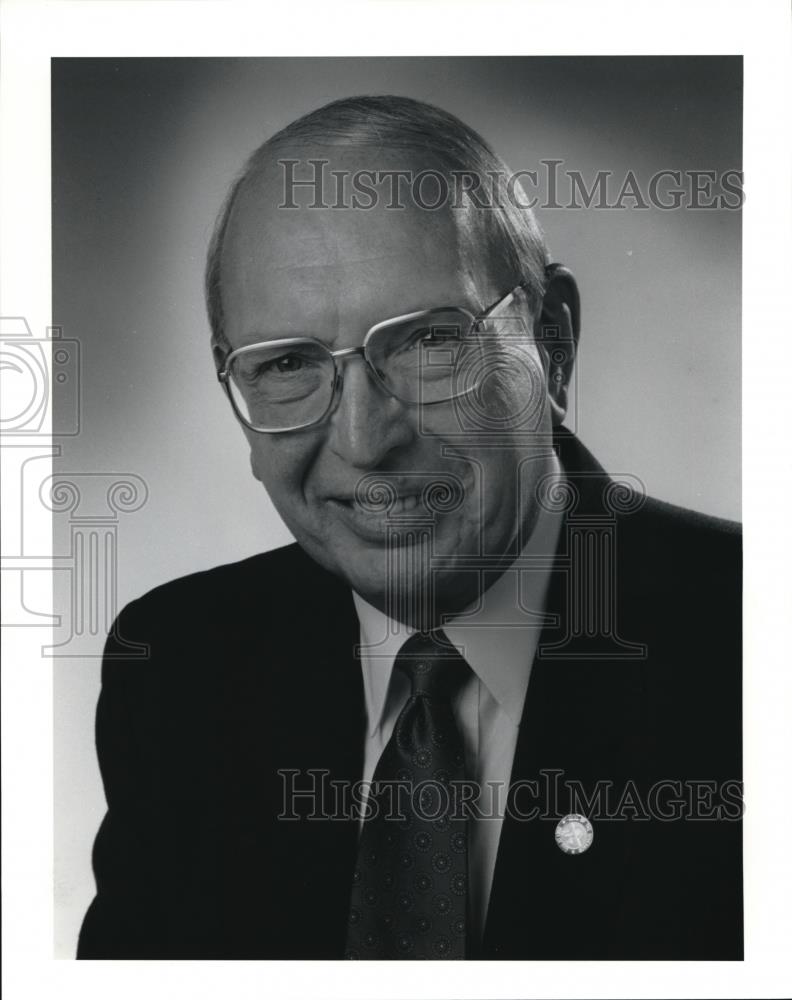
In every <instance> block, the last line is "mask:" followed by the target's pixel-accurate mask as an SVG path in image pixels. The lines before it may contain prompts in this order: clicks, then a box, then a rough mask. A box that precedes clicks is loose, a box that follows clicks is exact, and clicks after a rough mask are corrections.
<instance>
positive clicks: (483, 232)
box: [207, 97, 576, 625]
mask: <svg viewBox="0 0 792 1000" xmlns="http://www.w3.org/2000/svg"><path fill="white" fill-rule="evenodd" d="M295 161H296V162H295ZM318 164H320V166H319V167H317V165H318ZM317 169H318V170H320V171H321V174H317ZM394 172H396V173H394ZM306 176H311V177H313V178H314V179H315V178H316V177H317V176H320V177H321V178H322V180H323V183H324V185H325V187H324V188H323V189H322V190H321V191H320V192H317V188H316V187H315V186H314V187H313V188H310V189H309V188H306V187H300V188H298V187H297V186H296V185H294V184H293V181H294V180H295V179H297V178H305V177H306ZM497 177H499V178H500V179H499V180H496V178H497ZM471 178H472V179H473V180H471ZM476 178H477V179H478V184H476ZM507 178H508V173H507V171H506V168H505V165H504V164H503V163H502V162H501V161H499V160H498V159H497V158H496V157H495V156H494V154H493V153H492V152H491V150H490V149H489V147H488V146H487V145H486V144H485V143H484V142H483V140H482V139H481V138H480V137H479V136H478V135H476V133H474V132H472V131H471V130H470V129H468V128H467V127H466V126H465V125H463V123H461V122H460V121H459V120H458V119H456V118H454V117H453V116H451V115H448V114H446V113H445V112H442V111H440V110H439V109H436V108H433V107H431V106H429V105H425V104H421V103H420V102H416V101H412V100H408V99H404V98H392V97H382V98H356V99H351V100H347V101H339V102H335V103H334V104H331V105H328V106H327V107H325V108H322V109H319V111H316V112H313V113H312V114H311V115H308V116H306V117H305V118H303V119H300V120H299V121H297V122H295V123H294V124H293V125H291V126H289V127H287V128H286V129H284V130H283V131H282V132H280V133H278V134H277V135H276V136H274V137H273V138H272V139H270V140H269V141H268V142H267V143H265V144H264V145H263V146H262V147H261V148H260V149H259V150H257V151H256V153H254V154H253V156H252V157H251V159H250V161H249V162H248V164H247V166H246V168H245V170H244V171H243V173H242V175H241V176H240V179H239V180H238V181H237V183H236V184H235V185H234V187H233V188H232V190H231V192H230V195H229V198H228V200H227V202H226V205H225V206H224V209H223V211H222V212H221V215H220V218H219V220H218V225H217V228H216V231H215V236H214V238H213V242H212V246H211V247H210V253H209V262H208V268H207V297H208V305H209V314H210V320H211V323H212V328H213V346H214V351H215V357H216V362H217V365H218V368H219V369H222V368H223V366H224V364H225V360H226V358H227V357H228V354H229V352H230V351H232V350H234V349H238V348H240V347H243V346H247V345H252V344H255V343H259V342H267V341H272V340H276V339H277V340H281V339H285V338H297V337H300V338H312V339H314V340H316V341H318V342H320V344H322V345H324V346H325V347H327V348H329V349H330V350H331V351H334V352H335V351H339V350H345V349H350V348H357V347H360V346H361V344H362V343H363V340H364V337H365V335H366V333H367V331H368V330H370V329H371V328H372V327H373V326H375V325H376V324H378V323H380V322H382V321H384V320H388V319H390V318H392V317H396V316H403V315H405V314H409V313H412V312H415V311H420V310H429V309H433V308H437V307H452V306H453V307H459V308H461V309H463V310H466V311H467V313H469V314H472V315H473V316H474V317H479V316H481V315H482V314H483V313H484V312H485V311H486V310H487V309H488V308H489V307H490V306H492V305H493V304H494V303H498V302H500V301H501V300H504V301H503V303H502V304H501V305H499V306H496V308H495V310H494V312H493V313H492V315H491V317H490V318H489V320H488V321H487V322H486V323H485V324H481V325H480V326H477V327H475V328H474V330H472V331H470V332H471V333H472V336H473V341H474V343H475V350H470V351H469V352H468V354H466V355H459V357H462V356H464V357H466V358H467V359H468V363H469V367H471V366H477V368H476V370H475V378H474V380H473V381H471V380H470V377H469V376H465V377H467V385H468V387H470V386H473V385H474V383H475V389H474V390H473V391H469V392H465V393H464V394H463V395H461V396H459V397H457V398H455V399H444V400H442V401H439V402H432V403H431V404H429V405H420V404H419V403H416V402H405V401H404V399H403V398H396V397H395V396H394V395H392V394H389V393H388V391H387V390H386V389H385V388H384V386H383V383H382V382H381V381H380V380H379V379H378V377H377V373H376V372H375V371H372V370H371V369H370V368H368V367H367V365H366V363H365V361H364V359H363V358H362V357H361V356H360V354H352V355H349V356H346V357H343V358H339V359H337V362H336V363H337V365H338V376H339V377H338V380H337V382H336V385H335V395H334V396H333V399H332V404H331V406H330V408H329V410H328V412H327V413H326V414H325V415H324V416H323V417H322V419H321V420H320V421H319V422H317V423H315V424H313V425H312V426H309V427H304V428H302V429H300V430H292V431H287V432H285V433H262V432H260V431H259V430H254V429H251V428H249V427H246V428H245V432H246V434H247V437H248V441H249V443H250V448H251V462H252V467H253V472H254V474H255V476H256V477H257V478H258V479H259V480H261V482H262V483H263V484H264V485H265V487H266V488H267V490H268V492H269V494H270V496H271V498H272V500H273V502H274V504H275V506H276V508H277V509H278V511H279V513H280V514H281V516H282V517H283V519H284V521H285V523H286V525H287V526H288V527H289V528H290V530H291V531H292V532H293V534H294V536H295V538H296V539H297V541H298V542H300V544H301V545H302V546H303V547H304V548H305V550H306V551H307V552H308V553H309V554H310V555H311V556H312V557H313V558H315V559H316V560H317V562H319V563H321V564H322V565H324V566H326V567H327V568H328V569H330V570H331V571H333V572H335V573H337V574H338V575H339V576H341V577H342V578H343V579H345V580H346V581H347V582H348V583H349V584H350V586H352V587H353V589H355V590H356V591H357V592H358V593H359V594H360V595H361V596H362V597H364V598H365V599H367V600H368V601H370V602H371V603H373V604H375V605H377V606H379V607H381V608H383V609H384V610H387V611H390V612H391V613H393V612H394V608H395V607H400V608H401V609H402V611H401V615H402V616H404V617H407V618H410V619H412V622H411V623H413V624H420V625H424V624H433V623H436V622H437V620H438V616H439V615H440V614H441V613H443V612H448V611H454V610H460V609H461V608H463V607H465V606H466V605H467V604H469V603H470V602H471V601H473V600H474V599H475V598H476V597H477V596H478V590H479V589H480V584H479V583H478V576H477V574H476V573H466V572H460V564H461V561H463V560H464V559H465V557H475V556H481V555H486V556H497V557H501V556H502V557H504V568H505V566H506V565H508V562H509V561H510V559H511V558H513V557H514V556H515V555H516V554H517V552H518V551H519V545H520V544H521V543H524V542H525V540H526V538H527V537H528V534H529V533H530V531H531V529H532V527H533V524H534V523H535V519H536V515H537V500H536V486H537V483H538V482H539V481H540V480H541V478H542V476H543V475H544V474H545V473H546V472H547V469H548V460H549V455H550V448H551V435H552V428H553V426H554V424H557V423H558V422H560V420H561V419H562V418H563V415H564V411H565V406H566V395H565V393H566V385H567V383H568V378H569V373H570V370H571V362H572V351H571V350H570V349H568V350H567V351H566V353H565V356H564V357H563V358H561V356H560V355H559V354H558V353H557V352H553V354H552V355H551V354H550V353H548V352H547V351H546V350H545V349H544V348H543V347H542V346H541V344H540V343H539V341H540V340H541V339H542V337H541V335H540V334H541V330H542V324H545V325H548V326H552V327H553V328H555V329H556V330H557V331H558V334H559V336H558V337H557V340H558V342H559V343H563V344H566V345H567V348H569V347H571V344H572V340H573V335H574V334H575V333H576V317H575V315H573V314H574V313H575V311H576V293H575V288H574V281H573V280H572V278H571V276H570V275H568V273H567V272H565V271H563V270H556V271H555V273H554V275H553V276H552V277H550V278H548V270H547V255H546V250H545V248H544V244H543V241H542V238H541V234H540V232H539V230H538V227H537V226H536V223H535V222H534V220H533V217H532V216H531V214H530V212H527V211H526V210H524V209H520V208H518V207H517V204H516V203H515V202H516V199H515V198H514V197H513V188H512V191H511V196H509V193H508V192H507V190H506V184H507ZM330 181H333V186H332V188H331V189H329V190H328V189H327V187H326V185H327V184H328V183H329V182H330ZM444 183H445V184H446V187H445V188H444V187H443V184H444ZM289 185H291V186H289ZM394 185H396V187H394ZM433 185H434V187H433ZM482 185H484V187H483V188H482ZM486 185H488V187H487V186H486ZM363 186H367V188H368V191H369V194H368V195H366V196H365V197H363V196H362V195H361V191H362V190H363ZM394 191H396V193H395V194H394ZM444 191H445V193H446V197H445V198H444V199H443V198H442V195H443V193H444ZM356 192H357V195H358V197H355V194H356ZM287 205H288V206H292V207H284V206H287ZM312 206H318V207H312ZM323 206H326V207H323ZM364 206H365V207H364ZM397 206H400V207H397ZM512 291H514V294H513V295H511V296H509V293H510V292H512ZM448 332H449V331H445V333H446V334H448ZM457 332H458V331H457ZM435 333H436V331H434V332H433V333H432V336H433V337H434V336H435ZM435 343H436V344H437V346H436V349H435V347H433V354H431V355H429V354H427V357H429V356H438V357H440V356H441V355H442V354H443V341H442V338H440V339H439V340H437V341H434V340H433V345H434V344H435ZM553 358H554V359H555V360H553ZM330 364H332V362H330ZM300 365H303V367H304V363H303V362H300V361H295V360H294V355H290V354H284V356H283V358H282V359H279V360H278V361H277V363H276V371H277V374H278V377H279V378H281V379H283V380H288V379H289V378H293V377H294V376H295V375H296V370H295V368H296V366H300ZM270 367H271V366H270ZM416 371H417V369H416ZM331 374H332V369H331ZM465 377H463V379H462V383H464V379H465ZM462 383H460V384H462ZM317 391H318V390H317ZM328 391H329V390H328ZM424 398H425V397H424ZM378 484H380V486H381V487H382V489H384V491H385V493H382V491H381V492H380V493H379V494H378V493H377V488H378ZM433 484H434V485H435V486H437V484H440V495H441V502H440V503H439V504H433V503H432V502H431V499H430V498H431V497H432V496H433V495H434V496H435V497H436V496H437V490H435V492H434V494H433V492H432V486H433ZM366 487H368V488H369V489H368V498H369V500H370V499H371V497H372V496H374V497H376V496H377V495H379V496H382V495H389V496H390V497H391V498H393V497H394V496H395V497H396V498H397V499H396V501H395V503H391V504H390V505H388V504H385V505H384V506H383V505H378V504H377V503H371V502H366V496H364V495H363V493H366V489H365V488H366ZM361 488H363V490H362V492H361ZM449 490H450V494H451V495H449V492H448V491H449ZM413 497H418V502H417V503H416V501H415V500H414V499H413ZM361 501H362V502H361ZM394 600H395V602H396V603H395V604H394ZM427 603H428V605H429V606H428V607H426V605H427ZM422 604H423V605H424V607H423V609H422V610H417V608H418V606H419V605H422ZM405 608H407V610H406V611H405V610H404V609H405ZM427 619H428V620H427Z"/></svg>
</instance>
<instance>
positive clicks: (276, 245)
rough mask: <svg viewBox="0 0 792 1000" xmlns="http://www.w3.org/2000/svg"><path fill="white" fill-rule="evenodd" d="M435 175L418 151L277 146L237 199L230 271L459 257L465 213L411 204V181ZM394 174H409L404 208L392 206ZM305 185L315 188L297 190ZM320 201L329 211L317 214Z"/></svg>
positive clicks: (229, 240) (227, 255) (227, 252)
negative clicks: (392, 258)
mask: <svg viewBox="0 0 792 1000" xmlns="http://www.w3.org/2000/svg"><path fill="white" fill-rule="evenodd" d="M295 160H296V161H297V162H296V163H294V162H293V161H295ZM287 161H289V162H287ZM311 161H313V162H311ZM319 161H325V162H324V163H323V164H322V163H320V162H319ZM431 169H436V165H434V166H433V165H432V164H431V161H430V160H429V159H428V158H427V157H426V156H421V155H419V154H418V153H416V152H411V151H401V150H394V149H383V148H373V147H368V146H366V147H352V148H350V147H338V146H321V145H317V146H299V147H296V148H293V149H290V148H284V147H278V148H277V149H276V150H273V152H272V154H271V155H270V156H269V157H268V159H267V160H266V161H265V162H264V164H263V165H262V166H261V168H260V169H258V170H256V171H255V172H254V173H253V174H252V175H251V176H250V177H248V178H247V180H246V181H245V182H244V184H243V186H242V188H241V190H240V191H239V193H238V194H237V198H236V201H235V204H234V208H233V210H232V213H231V218H230V220H229V226H228V230H227V234H226V246H225V248H224V255H223V256H224V259H223V266H224V269H225V268H228V269H231V270H232V271H233V270H235V269H236V268H238V267H240V266H241V267H250V266H254V267H255V268H256V269H267V270H270V269H271V270H276V271H277V270H283V269H285V268H291V267H302V266H313V265H319V266H322V265H331V264H338V265H343V264H350V265H352V264H355V263H358V262H360V263H364V262H365V261H367V260H371V259H372V258H384V257H387V256H396V257H398V256H403V255H405V254H408V255H409V254H416V255H418V256H421V255H422V254H423V253H426V252H434V253H438V252H442V253H443V254H446V255H448V256H450V257H453V256H454V255H455V254H456V253H457V252H458V249H459V242H460V241H459V233H460V224H461V223H462V222H463V220H462V218H461V216H462V214H463V210H461V209H455V208H452V207H451V206H450V205H448V204H447V205H444V206H442V207H439V208H436V209H432V208H424V207H421V205H419V204H416V203H415V200H414V199H413V198H412V197H411V193H410V187H411V180H410V179H411V178H414V177H415V176H417V175H418V174H419V173H420V172H421V171H424V170H431ZM389 171H403V172H405V173H406V174H407V175H408V176H407V177H406V178H405V179H404V180H402V182H401V184H402V187H401V205H403V206H404V207H393V201H392V191H394V190H395V185H396V184H397V179H396V178H395V177H385V172H389ZM377 178H379V179H380V181H379V183H376V179H377ZM304 180H310V181H311V182H312V186H311V187H306V186H302V185H301V186H298V185H297V184H295V183H294V182H295V181H297V182H299V181H304ZM392 186H393V187H392ZM364 188H365V189H368V191H371V190H372V189H373V190H374V194H373V195H372V194H369V193H365V191H364ZM315 201H319V202H320V206H321V205H322V204H323V205H324V206H326V207H312V206H313V205H314V203H315ZM372 201H373V204H372ZM290 205H291V206H296V207H287V206H290Z"/></svg>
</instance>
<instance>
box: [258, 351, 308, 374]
mask: <svg viewBox="0 0 792 1000" xmlns="http://www.w3.org/2000/svg"><path fill="white" fill-rule="evenodd" d="M304 367H305V358H302V357H300V355H299V354H283V355H281V356H280V357H279V358H273V359H272V360H271V361H267V362H265V363H264V364H262V365H261V368H260V371H261V372H262V374H269V373H275V374H290V373H291V372H298V371H300V370H301V369H302V368H304Z"/></svg>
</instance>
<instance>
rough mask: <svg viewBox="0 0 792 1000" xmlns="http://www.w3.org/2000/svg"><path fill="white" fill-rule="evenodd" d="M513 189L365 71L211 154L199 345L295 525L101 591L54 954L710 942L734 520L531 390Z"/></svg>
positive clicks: (532, 320)
mask: <svg viewBox="0 0 792 1000" xmlns="http://www.w3.org/2000/svg"><path fill="white" fill-rule="evenodd" d="M330 178H332V180H333V188H332V191H329V190H328V187H327V182H328V180H329V179H330ZM484 179H486V180H487V182H488V183H486V184H484V183H482V181H483V180H484ZM515 191H516V188H515V185H514V184H513V183H512V181H511V180H510V179H509V175H508V171H507V170H506V168H505V165H504V164H503V163H502V162H501V161H500V160H498V159H497V157H495V155H494V154H493V152H492V151H491V150H490V148H489V147H488V146H487V145H486V143H485V142H484V141H483V140H482V139H481V138H480V137H479V136H478V135H476V133H474V132H472V130H470V129H469V128H468V127H467V126H465V125H464V124H463V123H462V122H460V121H459V120H458V119H456V118H454V117H453V116H451V115H448V114H446V113H445V112H442V111H440V110H439V109H437V108H433V107H431V106H429V105H425V104H422V103H420V102H417V101H413V100H408V99H402V98H392V97H382V98H359V99H350V100H344V101H338V102H335V103H334V104H330V105H328V106H326V107H324V108H321V109H319V110H318V111H316V112H314V113H312V114H310V115H308V116H306V117H305V118H303V119H300V120H299V121H297V122H295V123H293V124H292V125H290V126H288V127H287V128H286V129H284V130H283V131H282V132H280V133H278V134H277V135H276V136H274V137H273V138H272V139H270V140H269V141H268V142H266V143H264V145H263V146H262V147H261V148H260V149H259V150H257V151H256V152H255V153H254V155H253V156H252V157H251V159H250V161H249V162H248V164H247V166H246V168H245V169H244V171H243V173H242V174H241V176H240V178H239V180H238V181H237V182H236V183H235V185H234V186H233V188H232V190H231V192H230V194H229V197H228V199H227V201H226V204H225V206H224V207H223V209H222V211H221V214H220V217H219V220H218V224H217V227H216V230H215V234H214V238H213V241H212V245H211V247H210V250H209V260H208V268H207V298H208V305H209V314H210V321H211V326H212V347H213V351H214V356H215V362H216V367H217V372H218V378H219V380H220V382H221V385H222V386H223V388H224V390H225V391H226V393H227V394H228V397H229V400H230V402H231V405H232V407H233V411H234V413H235V415H236V417H237V419H238V421H239V423H240V424H241V426H242V430H243V431H244V433H245V435H246V437H247V440H248V443H249V445H250V454H251V465H252V469H253V473H254V475H255V476H256V478H258V479H259V480H260V481H261V482H262V484H263V485H264V486H265V488H266V490H267V491H268V493H269V495H270V497H271V498H272V500H273V502H274V504H275V506H276V507H277V509H278V512H279V513H280V515H281V516H282V518H283V520H284V522H285V523H286V525H287V526H288V527H289V528H290V530H291V531H292V533H293V534H294V537H295V539H296V541H297V544H296V545H291V546H288V547H286V548H284V549H281V550H278V551H276V552H271V553H267V554H265V555H256V556H253V557H252V558H251V559H248V560H246V561H244V562H242V563H238V564H235V565H230V566H223V567H218V568H216V569H213V570H210V571H208V572H205V573H200V574H196V575H194V576H191V577H187V578H185V579H182V580H177V581H174V582H171V583H169V584H166V585H165V586H163V587H160V588H158V589H157V590H155V591H153V592H151V593H150V594H147V595H146V596H145V597H143V598H141V599H139V600H138V601H135V602H133V603H132V604H131V605H129V606H128V607H127V608H126V609H125V610H124V611H123V612H122V614H121V616H120V617H119V620H118V622H117V623H116V625H115V627H114V629H113V633H112V634H111V637H110V639H109V641H108V646H107V650H106V659H105V665H104V669H103V688H102V694H101V697H100V702H99V708H98V716H97V746H98V753H99V761H100V765H101V768H102V774H103V779H104V782H105V789H106V794H107V802H108V814H107V817H106V819H105V821H104V823H103V825H102V828H101V830H100V832H99V834H98V837H97V841H96V846H95V852H94V865H95V871H96V880H97V896H96V899H95V900H94V902H93V903H92V905H91V907H90V909H89V912H88V914H87V916H86V918H85V921H84V924H83V928H82V932H81V935H80V943H79V948H78V955H79V956H80V957H84V958H92V957H118V958H121V957H141V958H157V957H159V958H343V957H347V958H360V959H365V958H405V959H412V958H423V959H448V958H545V959H550V958H692V959H697V958H698V959H706V958H718V959H736V958H740V957H741V954H742V917H741V840H740V837H741V833H740V823H739V819H740V816H741V806H740V783H739V779H740V730H739V726H740V641H739V618H740V578H739V559H740V545H739V535H738V533H737V531H736V528H735V526H733V525H729V524H727V523H724V522H716V521H714V520H712V519H710V518H706V517H704V516H702V515H697V514H692V513H690V512H686V511H682V510H679V509H676V508H672V507H670V506H668V505H666V504H662V503H660V502H657V501H652V500H648V499H647V498H645V497H643V496H642V495H641V494H640V492H639V491H636V490H635V489H632V488H629V487H628V486H626V485H624V484H619V483H616V482H614V481H612V480H611V479H610V478H609V477H608V476H607V475H606V474H605V472H604V471H603V470H602V469H601V467H600V466H599V465H598V464H597V463H596V462H595V460H594V459H593V458H592V456H591V455H590V454H589V453H588V452H587V451H586V450H585V449H584V448H583V446H582V445H581V444H580V443H579V442H578V441H577V439H576V438H575V436H574V435H572V434H571V433H570V432H569V431H567V430H566V429H565V428H564V427H563V426H562V422H563V420H564V417H565V414H566V410H567V392H568V386H569V379H570V374H571V368H572V362H573V360H574V352H575V346H576V342H577V336H578V325H579V324H578V315H579V306H578V295H577V289H576V286H575V282H574V279H573V277H572V275H571V274H570V273H569V271H568V270H566V269H565V268H564V267H563V266H561V265H558V264H551V263H550V262H549V259H548V255H547V251H546V249H545V246H544V243H543V240H542V236H541V233H540V231H539V229H538V227H537V226H536V223H535V221H534V219H533V217H532V215H531V213H530V212H529V211H528V210H526V209H524V208H521V207H520V199H519V198H517V197H515V196H514V195H515ZM634 485H635V484H633V486H634ZM225 516H230V517H233V503H229V504H228V506H227V509H226V512H225ZM128 640H133V641H136V642H145V643H146V644H147V645H148V647H149V653H150V655H149V657H148V659H147V660H146V661H145V663H143V664H142V665H141V664H140V663H135V662H134V661H133V662H127V663H125V662H124V661H123V660H122V659H120V656H121V654H122V653H123V642H124V641H128Z"/></svg>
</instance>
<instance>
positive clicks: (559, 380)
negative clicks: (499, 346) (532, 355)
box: [535, 264, 580, 426]
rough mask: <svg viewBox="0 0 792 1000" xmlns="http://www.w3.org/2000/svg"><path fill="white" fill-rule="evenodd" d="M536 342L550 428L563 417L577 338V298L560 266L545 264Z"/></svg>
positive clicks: (574, 284)
mask: <svg viewBox="0 0 792 1000" xmlns="http://www.w3.org/2000/svg"><path fill="white" fill-rule="evenodd" d="M545 276H546V286H545V294H544V298H543V299H542V310H541V313H540V316H539V322H538V323H537V325H536V327H535V334H536V341H537V343H538V344H539V348H540V350H541V351H542V355H543V357H544V360H545V367H546V373H547V395H548V399H549V400H550V409H551V413H552V418H553V426H558V425H559V424H560V423H561V422H562V421H563V419H564V417H565V416H566V412H567V404H568V394H569V382H570V380H571V378H572V368H573V366H574V364H575V355H576V353H577V345H578V339H579V337H580V294H579V293H578V287H577V282H576V281H575V277H574V275H573V274H572V272H571V271H570V270H569V269H568V268H566V267H564V265H563V264H548V266H547V267H546V268H545Z"/></svg>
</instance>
